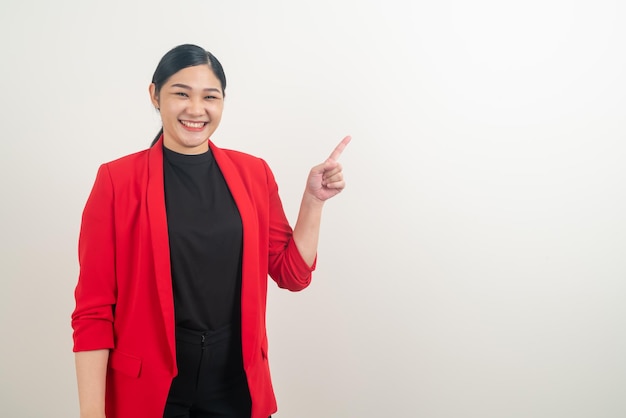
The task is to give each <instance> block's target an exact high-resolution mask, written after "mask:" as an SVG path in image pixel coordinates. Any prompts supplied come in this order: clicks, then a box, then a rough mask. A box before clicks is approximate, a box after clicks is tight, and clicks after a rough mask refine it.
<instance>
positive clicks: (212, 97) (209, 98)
mask: <svg viewBox="0 0 626 418" xmlns="http://www.w3.org/2000/svg"><path fill="white" fill-rule="evenodd" d="M205 99H207V100H213V99H217V97H215V96H206V97H205Z"/></svg>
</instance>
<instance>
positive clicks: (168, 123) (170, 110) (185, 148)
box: [150, 65, 224, 154]
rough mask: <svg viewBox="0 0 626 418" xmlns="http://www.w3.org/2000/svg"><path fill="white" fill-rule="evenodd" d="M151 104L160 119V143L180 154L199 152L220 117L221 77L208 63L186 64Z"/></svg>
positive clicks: (206, 142) (152, 87)
mask: <svg viewBox="0 0 626 418" xmlns="http://www.w3.org/2000/svg"><path fill="white" fill-rule="evenodd" d="M150 97H151V99H152V104H153V105H154V106H155V107H156V108H159V109H160V110H159V112H160V113H161V120H162V122H163V144H164V145H165V147H167V148H169V149H171V150H172V151H175V152H178V153H180V154H201V153H203V152H206V151H207V150H208V148H209V145H208V140H209V138H210V137H211V135H213V132H215V130H216V129H217V126H218V125H219V123H220V120H221V119H222V110H223V109H224V95H223V94H222V86H221V84H220V81H219V79H218V78H217V77H215V74H213V71H212V70H211V68H209V66H208V65H196V66H194V67H187V68H184V69H182V70H180V71H179V72H177V73H175V74H174V75H173V76H171V77H170V78H169V80H167V82H166V83H165V84H164V85H163V87H162V88H161V91H160V92H159V95H158V96H156V92H155V86H154V84H151V85H150Z"/></svg>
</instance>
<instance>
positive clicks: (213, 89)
mask: <svg viewBox="0 0 626 418" xmlns="http://www.w3.org/2000/svg"><path fill="white" fill-rule="evenodd" d="M171 87H178V88H181V89H185V90H192V88H191V87H190V86H188V85H186V84H181V83H176V84H172V86H171ZM203 91H216V92H218V93H221V92H222V91H221V90H220V89H216V88H214V87H207V88H205V89H203Z"/></svg>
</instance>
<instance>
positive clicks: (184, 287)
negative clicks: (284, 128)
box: [72, 45, 350, 418]
mask: <svg viewBox="0 0 626 418" xmlns="http://www.w3.org/2000/svg"><path fill="white" fill-rule="evenodd" d="M225 88H226V77H225V76H224V71H223V69H222V66H221V64H220V63H219V61H218V60H217V59H216V58H215V57H214V56H213V55H211V54H210V53H208V52H207V51H205V50H204V49H202V48H200V47H197V46H194V45H181V46H179V47H176V48H174V49H172V50H171V51H170V52H168V53H167V54H166V55H165V56H164V57H163V59H162V60H161V62H160V63H159V65H158V67H157V69H156V71H155V73H154V77H153V81H152V83H151V84H150V87H149V92H150V99H151V101H152V104H153V105H154V106H155V107H156V108H157V109H158V110H159V112H160V114H161V120H162V123H163V128H162V130H161V132H159V134H158V135H157V137H156V138H155V140H154V142H153V143H152V146H151V147H150V148H149V149H147V150H144V151H141V152H138V153H135V154H131V155H129V156H126V157H123V158H120V159H118V160H116V161H113V162H110V163H107V164H103V165H102V166H101V167H100V170H99V172H98V175H97V178H96V182H95V184H94V186H93V189H92V192H91V194H90V196H89V199H88V201H87V204H86V206H85V209H84V212H83V221H82V225H81V233H80V242H79V255H80V277H79V281H78V285H77V287H76V292H75V296H76V308H75V310H74V313H73V315H72V326H73V328H74V351H75V352H76V372H77V379H78V392H79V401H80V410H81V418H91V417H98V418H102V417H107V418H131V417H132V418H137V417H141V418H174V417H177V418H181V417H188V418H191V417H195V418H211V417H218V416H219V417H226V418H228V417H230V418H249V417H252V418H267V417H268V416H269V415H270V414H272V413H274V412H275V411H276V409H277V407H276V400H275V398H274V393H273V389H272V383H271V380H270V374H269V365H268V351H267V347H268V346H267V335H266V330H265V313H266V307H265V301H266V295H267V277H268V275H269V276H270V277H272V279H274V280H275V281H276V283H277V284H278V286H280V287H282V288H286V289H289V290H292V291H297V290H301V289H304V288H305V287H307V286H308V285H309V283H310V280H311V273H312V271H313V270H314V268H315V263H316V256H317V243H318V237H319V230H320V220H321V214H322V208H323V206H324V202H325V201H326V200H327V199H329V198H331V197H333V196H335V195H336V194H338V193H339V192H340V191H341V190H343V188H344V186H345V183H344V180H343V174H342V167H341V165H340V164H339V163H338V162H337V159H338V158H339V156H340V154H341V152H342V151H343V149H344V148H345V147H346V145H347V144H348V142H349V141H350V137H346V138H344V139H343V140H342V141H341V142H340V144H339V145H338V146H337V147H336V148H335V150H334V151H333V152H332V153H331V155H330V157H329V158H328V159H326V160H325V161H324V162H323V163H321V164H319V165H317V166H315V167H313V168H312V169H311V171H310V173H309V177H308V180H307V183H306V188H305V191H304V194H303V197H302V202H301V206H300V212H299V214H298V220H297V222H296V225H295V228H294V229H293V230H292V229H291V226H290V225H289V223H288V222H287V218H286V216H285V213H284V212H283V208H282V203H281V201H280V198H279V196H278V187H277V185H276V183H275V181H274V177H273V175H272V172H271V170H270V169H269V167H268V166H267V164H266V163H265V162H264V161H263V160H262V159H260V158H257V157H254V156H251V155H248V154H244V153H241V152H236V151H230V150H225V149H221V148H219V147H217V146H216V145H215V144H213V143H212V142H211V140H210V137H211V135H212V134H213V133H214V132H215V130H216V129H217V127H218V126H219V123H220V120H221V117H222V111H223V109H224V91H225Z"/></svg>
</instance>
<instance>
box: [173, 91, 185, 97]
mask: <svg viewBox="0 0 626 418" xmlns="http://www.w3.org/2000/svg"><path fill="white" fill-rule="evenodd" d="M174 94H175V95H177V96H180V97H187V93H184V92H182V91H178V92H176V93H174Z"/></svg>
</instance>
